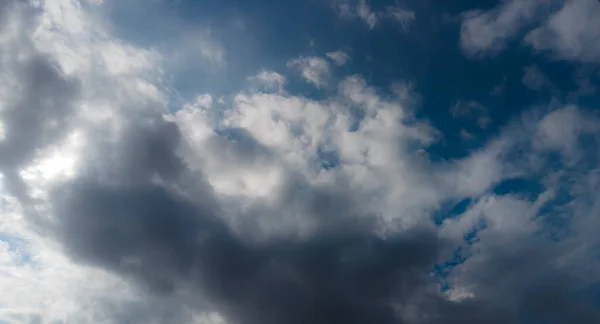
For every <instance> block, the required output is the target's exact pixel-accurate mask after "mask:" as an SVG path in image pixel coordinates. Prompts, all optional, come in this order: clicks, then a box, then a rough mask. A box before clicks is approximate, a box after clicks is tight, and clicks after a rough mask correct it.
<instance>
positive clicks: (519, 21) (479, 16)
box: [460, 0, 552, 56]
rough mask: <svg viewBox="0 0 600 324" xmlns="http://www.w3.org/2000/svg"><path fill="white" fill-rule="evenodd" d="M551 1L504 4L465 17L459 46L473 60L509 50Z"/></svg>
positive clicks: (522, 0) (508, 0)
mask: <svg viewBox="0 0 600 324" xmlns="http://www.w3.org/2000/svg"><path fill="white" fill-rule="evenodd" d="M551 3H552V1H540V0H504V1H502V2H501V4H499V5H498V6H497V7H495V8H493V9H490V10H487V11H482V10H470V11H467V12H465V13H463V20H462V23H461V30H460V45H461V48H462V50H463V51H464V52H465V53H466V54H467V55H470V56H479V55H484V54H494V53H497V52H499V51H500V50H502V49H504V47H506V44H507V42H508V41H509V40H510V39H511V38H513V37H515V36H516V35H517V34H518V32H519V31H520V30H521V28H523V27H525V26H527V25H528V24H530V23H531V22H532V20H533V19H534V18H535V17H536V14H537V13H538V12H540V11H541V10H543V8H544V7H545V6H547V5H550V4H551Z"/></svg>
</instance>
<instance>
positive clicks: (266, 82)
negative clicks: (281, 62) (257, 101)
mask: <svg viewBox="0 0 600 324" xmlns="http://www.w3.org/2000/svg"><path fill="white" fill-rule="evenodd" d="M248 80H249V81H251V82H255V83H256V84H258V85H259V86H261V87H264V88H265V89H275V90H277V89H278V90H281V89H282V87H283V85H284V84H285V82H286V79H285V77H284V76H283V75H281V74H279V73H277V72H274V71H261V72H259V73H258V74H257V75H255V76H252V77H249V78H248Z"/></svg>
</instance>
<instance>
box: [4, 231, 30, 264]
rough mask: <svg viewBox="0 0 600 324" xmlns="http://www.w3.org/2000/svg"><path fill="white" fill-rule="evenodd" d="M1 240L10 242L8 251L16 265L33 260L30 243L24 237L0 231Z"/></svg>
mask: <svg viewBox="0 0 600 324" xmlns="http://www.w3.org/2000/svg"><path fill="white" fill-rule="evenodd" d="M0 241H1V242H4V243H6V244H8V251H9V252H10V253H11V256H12V257H13V258H14V259H13V260H14V262H15V264H16V265H19V266H23V265H26V264H30V263H31V262H32V259H31V254H30V253H29V251H28V243H27V242H26V241H25V240H23V239H22V238H19V237H16V236H14V235H10V234H7V233H2V232H0Z"/></svg>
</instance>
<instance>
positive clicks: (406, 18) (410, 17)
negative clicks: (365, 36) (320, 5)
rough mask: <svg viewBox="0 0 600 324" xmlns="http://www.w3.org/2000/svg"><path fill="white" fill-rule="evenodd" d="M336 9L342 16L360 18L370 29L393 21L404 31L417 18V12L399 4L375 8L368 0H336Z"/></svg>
mask: <svg viewBox="0 0 600 324" xmlns="http://www.w3.org/2000/svg"><path fill="white" fill-rule="evenodd" d="M334 9H335V11H336V12H337V14H338V15H339V16H340V17H341V18H346V19H352V18H356V19H360V20H362V21H363V23H364V24H366V25H367V27H368V28H369V29H375V28H376V27H377V26H378V25H380V24H381V23H383V22H387V21H392V22H394V23H397V24H399V25H400V28H401V29H402V30H403V31H407V30H408V28H409V26H410V25H411V24H412V23H413V22H414V21H415V20H416V15H415V12H414V11H412V10H409V9H406V8H402V7H398V6H388V7H386V8H384V9H381V10H373V9H372V8H371V6H370V5H369V3H368V2H367V1H366V0H359V1H354V0H336V1H334Z"/></svg>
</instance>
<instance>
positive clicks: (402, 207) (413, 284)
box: [0, 0, 600, 324]
mask: <svg viewBox="0 0 600 324" xmlns="http://www.w3.org/2000/svg"><path fill="white" fill-rule="evenodd" d="M97 5H98V6H102V3H100V2H97ZM101 12H102V11H94V10H91V9H89V8H88V7H87V6H84V5H80V4H79V3H78V2H75V1H68V0H52V1H51V0H47V1H44V2H41V4H40V3H37V2H31V3H28V2H23V1H10V2H3V3H2V4H1V5H0V13H2V19H0V22H2V25H1V27H0V42H1V45H2V46H0V70H1V72H2V73H0V122H1V125H2V133H3V136H2V138H1V139H0V173H1V174H2V177H1V178H0V180H1V181H0V183H1V186H0V199H1V200H0V201H1V203H2V204H1V205H0V249H1V250H2V254H0V255H1V257H0V286H2V287H3V290H4V291H5V294H3V295H2V297H0V306H1V308H0V320H3V321H7V322H16V323H19V322H21V323H31V322H59V321H62V322H68V323H70V322H76V323H165V322H169V323H248V324H253V323H284V322H285V323H307V322H310V323H365V322H377V323H406V324H412V323H415V324H421V323H431V324H438V323H439V324H442V323H453V322H455V323H519V321H521V320H522V319H523V318H525V319H528V320H529V319H531V320H532V321H536V320H537V321H542V320H545V319H547V318H553V319H560V320H561V321H565V322H569V323H586V322H597V321H598V320H599V319H600V314H599V313H598V311H597V309H595V308H594V305H593V302H594V299H593V298H594V297H593V294H594V292H593V291H590V290H589V289H588V288H589V287H592V286H593V284H595V283H597V282H598V280H599V279H600V278H598V273H597V271H595V270H596V269H597V268H598V266H599V265H598V264H597V260H596V258H594V257H593V256H595V255H597V253H598V251H597V246H599V243H600V242H599V241H598V237H597V229H598V225H600V224H598V217H597V216H598V212H599V209H598V208H599V206H598V203H597V202H596V199H595V197H597V196H598V194H599V193H600V192H599V190H600V186H599V184H600V182H599V181H598V180H599V179H598V169H597V165H596V164H594V162H593V161H596V159H597V158H598V157H597V156H596V155H597V152H596V150H593V149H590V147H591V146H597V141H598V140H600V129H599V125H600V121H599V120H598V118H597V116H595V115H594V114H593V113H591V112H588V111H587V110H585V109H584V108H581V107H577V106H562V105H561V106H558V107H556V108H555V109H553V110H542V109H541V108H540V109H538V110H534V111H531V112H528V113H525V114H523V115H522V116H519V118H517V119H515V120H514V121H513V122H511V123H510V124H508V125H507V126H506V127H504V128H503V129H501V130H500V131H499V133H498V134H497V136H495V137H493V138H491V139H490V140H489V141H488V142H487V143H484V144H483V145H482V146H481V147H480V148H479V149H477V150H475V151H473V152H471V153H470V154H468V155H467V156H464V157H461V158H456V159H453V160H443V159H432V158H430V157H429V154H430V153H431V152H430V151H432V149H431V145H432V144H434V143H436V141H438V140H440V138H442V136H443V134H441V133H440V132H439V131H438V130H436V129H435V128H434V127H433V126H432V125H431V124H430V123H429V122H428V121H427V120H425V119H423V118H421V117H417V115H416V113H415V110H414V107H413V106H411V105H412V104H414V103H415V102H417V100H416V98H414V97H415V96H416V94H414V92H413V91H412V87H411V86H410V85H407V84H408V83H405V82H404V83H403V82H398V83H395V84H394V85H392V90H393V91H391V93H387V92H386V91H384V90H383V89H379V88H376V87H374V86H372V85H370V84H369V83H368V82H367V81H366V80H365V78H363V77H362V76H360V75H352V76H347V77H343V78H341V81H339V82H337V83H334V82H333V77H332V76H331V72H330V70H329V65H328V63H327V61H326V60H324V59H321V58H317V57H302V58H299V59H294V60H292V61H290V65H291V66H292V67H295V68H297V69H299V71H300V72H301V73H302V76H303V78H305V79H306V80H307V81H308V82H310V83H312V84H313V85H315V86H317V87H324V86H326V85H329V87H330V88H329V89H330V93H329V95H328V96H326V97H323V98H319V99H315V98H307V97H304V96H301V95H294V94H291V93H289V92H288V91H283V89H282V87H283V85H284V82H285V78H284V77H283V76H282V75H281V74H279V73H277V72H274V71H270V72H267V71H263V72H261V73H259V74H258V75H257V76H254V77H251V78H250V80H249V81H250V83H256V84H258V85H259V87H255V86H253V85H254V84H251V86H250V87H249V88H248V89H242V90H238V91H233V93H232V94H231V96H230V98H228V99H227V100H225V99H223V100H218V101H217V103H215V102H214V100H213V96H212V95H211V94H206V93H204V91H200V92H199V93H201V94H199V95H196V96H194V98H193V99H191V100H189V102H186V103H185V104H183V105H179V106H178V107H177V109H172V105H173V104H174V103H175V102H177V101H176V100H174V99H173V98H172V97H171V95H172V93H173V92H172V89H169V88H168V87H166V86H165V85H164V84H163V83H162V81H163V75H164V71H163V69H162V66H163V65H168V64H169V63H168V62H166V61H165V59H164V54H163V53H162V52H160V51H158V50H154V49H151V48H144V47H141V46H139V45H138V46H135V45H133V44H128V43H125V42H124V41H123V40H120V39H119V38H118V37H116V36H115V35H114V34H112V29H111V28H109V26H107V25H108V22H107V21H106V20H105V19H106V18H105V17H104V16H103V15H102V14H101ZM323 62H324V63H323ZM274 89H275V90H278V91H272V90H274ZM177 99H178V98H177ZM461 107H463V108H464V107H466V108H465V109H467V108H468V109H470V110H469V111H470V112H469V116H471V115H472V114H473V113H472V110H478V109H479V110H481V109H480V108H479V106H477V105H476V104H472V103H469V102H467V103H466V104H465V105H462V106H461ZM463 108H461V109H458V108H457V109H456V111H457V112H456V113H457V116H462V115H460V114H461V112H462V111H463V110H464V109H463ZM590 145H591V146H590ZM511 181H532V182H534V183H535V184H537V186H538V187H539V189H538V190H534V189H532V190H531V191H532V192H531V193H530V194H531V195H530V196H528V195H524V194H519V193H514V192H510V190H508V192H507V189H506V188H507V187H508V189H510V188H511V186H510V182H511ZM507 184H508V185H507ZM503 190H504V191H503ZM461 201H467V206H466V208H464V210H461V211H459V212H457V215H452V217H450V216H448V214H449V213H446V210H445V209H447V207H446V206H448V205H450V206H454V205H455V204H456V203H458V202H461ZM439 213H442V214H443V215H444V216H447V217H443V219H439V220H438V221H437V222H434V221H432V219H433V218H435V217H437V216H436V215H439ZM559 222H562V224H566V225H565V226H563V227H558V226H556V224H557V223H559ZM457 258H458V259H459V260H460V262H458V261H456V260H455V259H457ZM440 282H441V283H442V285H443V286H444V290H443V291H441V290H440ZM548 305H551V306H552V307H551V308H548V307H547V306H548Z"/></svg>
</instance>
